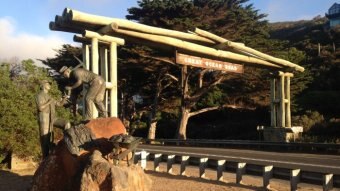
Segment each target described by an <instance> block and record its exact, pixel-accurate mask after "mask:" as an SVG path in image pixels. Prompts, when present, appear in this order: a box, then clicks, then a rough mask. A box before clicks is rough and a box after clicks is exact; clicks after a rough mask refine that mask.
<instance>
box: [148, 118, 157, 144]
mask: <svg viewBox="0 0 340 191" xmlns="http://www.w3.org/2000/svg"><path fill="white" fill-rule="evenodd" d="M156 126H157V121H156V120H152V119H151V120H150V125H149V133H148V139H155V138H156Z"/></svg>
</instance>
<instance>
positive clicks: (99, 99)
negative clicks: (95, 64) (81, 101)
mask: <svg viewBox="0 0 340 191" xmlns="http://www.w3.org/2000/svg"><path fill="white" fill-rule="evenodd" d="M59 73H60V74H62V75H63V76H64V77H65V78H68V79H71V80H75V81H76V82H75V83H74V84H73V85H72V86H66V87H65V89H66V90H68V91H70V90H72V89H75V88H77V87H79V86H80V85H82V84H83V83H85V84H88V85H89V88H88V90H87V93H86V95H85V120H90V119H93V106H92V105H93V104H92V103H94V105H95V106H96V108H97V110H98V113H99V117H107V111H106V109H105V106H104V103H103V101H104V96H105V89H106V86H105V80H104V79H103V78H102V77H101V76H99V75H97V74H95V73H93V72H91V71H88V70H86V69H83V68H75V69H72V68H69V67H67V66H63V67H62V68H61V69H60V70H59Z"/></svg>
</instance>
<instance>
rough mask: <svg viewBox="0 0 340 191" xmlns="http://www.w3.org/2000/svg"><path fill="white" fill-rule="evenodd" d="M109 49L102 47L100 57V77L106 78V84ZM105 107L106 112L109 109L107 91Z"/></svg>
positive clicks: (106, 80)
mask: <svg viewBox="0 0 340 191" xmlns="http://www.w3.org/2000/svg"><path fill="white" fill-rule="evenodd" d="M107 52H108V51H107V48H105V47H102V46H101V47H100V48H99V56H100V59H99V60H100V75H101V76H102V77H103V78H104V80H105V82H108V64H109V63H108V59H107V55H108V54H107ZM104 105H105V108H106V110H107V109H108V95H107V91H105V97H104Z"/></svg>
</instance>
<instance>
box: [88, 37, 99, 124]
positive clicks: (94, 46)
mask: <svg viewBox="0 0 340 191" xmlns="http://www.w3.org/2000/svg"><path fill="white" fill-rule="evenodd" d="M98 52H99V51H98V39H97V38H92V40H91V55H92V57H91V58H92V59H91V65H92V67H91V68H92V72H93V73H95V74H99V55H98ZM90 107H92V111H93V113H92V118H97V117H98V111H97V108H96V107H95V106H94V104H92V105H90Z"/></svg>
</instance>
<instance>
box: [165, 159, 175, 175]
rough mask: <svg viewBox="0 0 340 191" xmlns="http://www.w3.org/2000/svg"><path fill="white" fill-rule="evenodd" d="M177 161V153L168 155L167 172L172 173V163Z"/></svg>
mask: <svg viewBox="0 0 340 191" xmlns="http://www.w3.org/2000/svg"><path fill="white" fill-rule="evenodd" d="M174 162H175V155H168V160H167V168H166V172H167V173H169V174H172V165H173V164H174Z"/></svg>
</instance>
